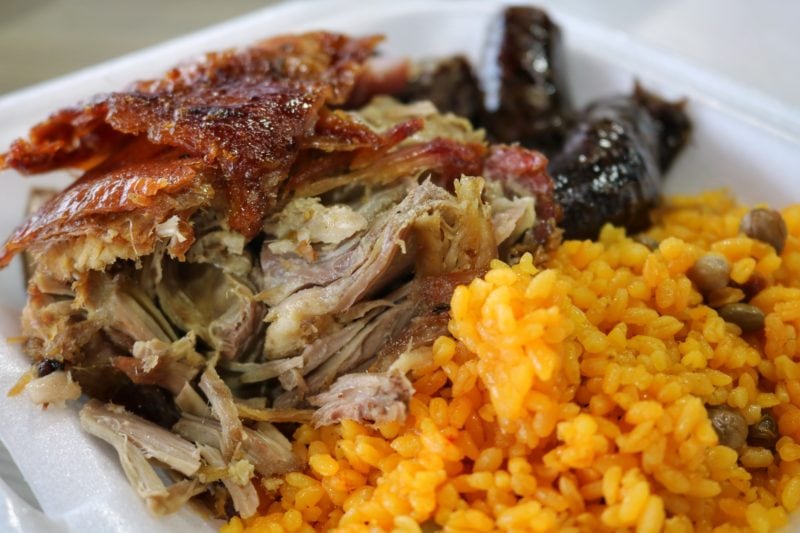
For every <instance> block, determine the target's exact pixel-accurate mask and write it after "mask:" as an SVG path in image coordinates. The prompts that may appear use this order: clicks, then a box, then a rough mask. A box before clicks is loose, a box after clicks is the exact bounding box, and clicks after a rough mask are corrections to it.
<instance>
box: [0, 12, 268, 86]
mask: <svg viewBox="0 0 800 533" xmlns="http://www.w3.org/2000/svg"><path fill="white" fill-rule="evenodd" d="M275 3H277V2H276V0H169V1H161V0H135V1H130V2H128V1H119V0H0V72H2V75H0V94H3V93H7V92H10V91H13V90H15V89H20V88H22V87H26V86H28V85H31V84H34V83H37V82H40V81H44V80H47V79H50V78H53V77H56V76H60V75H62V74H67V73H68V72H72V71H74V70H77V69H79V68H82V67H87V66H89V65H93V64H95V63H99V62H100V61H104V60H106V59H111V58H114V57H117V56H119V55H122V54H125V53H127V52H132V51H134V50H138V49H139V48H143V47H145V46H150V45H153V44H157V43H160V42H163V41H166V40H167V39H170V38H171V37H176V36H178V35H182V34H185V33H189V32H191V31H194V30H198V29H200V28H203V27H205V26H210V25H212V24H215V23H217V22H222V21H224V20H227V19H230V18H232V17H235V16H238V15H242V14H244V13H247V12H250V11H254V10H256V9H259V8H262V7H265V6H268V5H270V4H275Z"/></svg>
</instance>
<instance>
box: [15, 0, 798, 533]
mask: <svg viewBox="0 0 800 533" xmlns="http://www.w3.org/2000/svg"><path fill="white" fill-rule="evenodd" d="M501 8H502V2H498V1H488V2H487V1H466V2H435V1H423V0H410V1H406V2H391V1H377V2H363V1H361V0H337V1H333V2H294V3H286V4H282V5H279V6H277V7H272V8H267V9H264V10H262V11H259V12H256V13H253V14H251V15H248V16H245V17H242V18H239V19H235V20H232V21H230V22H226V23H223V24H220V25H218V26H215V27H212V28H209V29H207V30H203V31H200V32H198V33H195V34H192V35H189V36H186V37H182V38H179V39H176V40H174V41H170V42H168V43H165V44H163V45H159V46H156V47H153V48H149V49H146V50H143V51H141V52H137V53H135V54H131V55H128V56H125V57H122V58H120V59H117V60H114V61H110V62H107V63H104V64H101V65H98V66H96V67H92V68H89V69H87V70H83V71H80V72H78V73H75V74H73V75H70V76H67V77H64V78H61V79H58V80H55V81H52V82H48V83H45V84H42V85H39V86H36V87H33V88H31V89H27V90H23V91H19V92H16V93H13V94H11V95H8V96H6V97H4V98H0V149H3V148H4V147H5V146H7V145H8V143H9V142H10V141H11V140H13V139H14V138H16V137H19V136H21V135H24V134H25V133H26V132H27V130H28V128H29V127H30V126H31V125H32V124H34V123H35V122H37V121H39V120H41V119H43V118H45V117H46V116H47V115H48V114H49V113H50V112H52V111H53V110H55V109H57V108H59V107H61V106H64V105H70V104H73V103H75V102H76V101H79V100H81V99H84V98H87V97H89V96H91V95H93V94H95V93H98V92H104V91H109V90H114V89H118V88H120V87H123V86H125V85H126V84H128V83H129V82H131V81H133V80H136V79H139V78H143V77H149V76H157V75H158V74H159V73H160V72H161V71H163V70H164V69H166V68H168V67H170V66H171V65H173V64H175V63H176V62H179V61H181V60H185V59H190V58H192V57H194V56H196V55H198V54H199V53H201V52H204V51H209V50H214V49H219V48H225V47H230V46H238V45H246V44H247V43H249V42H252V41H254V40H257V39H260V38H263V37H267V36H270V35H275V34H279V33H287V32H294V31H302V30H311V29H327V30H337V31H345V32H349V33H353V34H368V33H382V34H385V35H386V36H387V40H386V42H385V44H384V45H383V46H382V50H383V51H384V52H385V53H386V54H388V55H394V56H411V57H438V56H445V55H448V54H452V53H456V52H459V53H465V54H467V55H468V56H469V57H470V58H472V59H473V61H475V63H476V64H480V59H481V48H482V46H483V43H484V41H485V35H486V31H487V29H488V27H489V22H490V20H491V18H492V17H493V16H495V15H496V14H497V13H498V12H499V11H500V9H501ZM549 11H550V13H551V15H552V16H553V17H554V18H555V19H556V21H557V22H558V23H559V24H560V25H561V27H562V30H563V34H564V36H565V40H566V48H567V50H566V59H567V65H568V70H569V72H568V79H569V82H570V87H571V90H572V93H573V95H574V97H575V100H576V103H577V104H579V105H581V104H584V103H586V102H588V101H589V100H591V99H593V98H595V97H598V96H603V95H608V94H611V93H615V92H628V91H630V89H631V88H632V86H633V82H634V80H636V79H638V80H639V81H640V82H642V83H643V84H644V85H645V86H646V87H648V88H650V89H653V90H656V91H658V92H660V93H661V94H663V95H665V96H667V97H671V98H674V97H681V96H686V97H688V98H689V101H690V103H689V106H688V111H689V113H690V115H691V117H692V119H693V120H694V124H695V130H694V134H693V137H692V141H691V143H690V145H689V146H688V147H687V148H686V150H685V151H684V153H683V155H682V156H681V157H680V158H679V160H678V161H677V163H676V165H675V166H674V167H673V169H672V170H671V172H670V174H669V176H668V178H667V183H666V188H667V192H668V193H677V192H681V193H691V192H697V191H699V190H703V189H709V188H720V187H727V188H729V189H730V190H732V191H733V192H734V193H735V194H736V195H738V196H739V197H740V198H741V199H742V200H743V201H746V202H749V203H756V202H766V203H769V204H772V205H776V206H780V205H785V204H787V203H792V202H797V201H800V188H798V186H796V185H795V184H794V182H793V178H794V176H795V174H796V169H797V168H798V167H800V124H798V123H797V122H795V121H793V120H787V119H786V117H794V116H796V112H795V111H791V112H789V111H790V110H787V112H786V113H783V112H782V110H781V108H780V106H778V107H777V108H776V106H775V103H774V102H770V103H769V105H767V104H765V103H762V102H760V101H759V99H758V98H754V96H753V94H754V93H752V92H751V91H749V90H747V89H746V88H743V87H738V86H736V85H734V84H731V83H729V82H726V81H725V80H722V79H719V78H715V77H714V76H713V75H711V74H709V73H708V72H706V71H703V70H700V69H697V68H693V67H692V66H690V65H688V64H686V63H684V62H682V61H681V60H679V59H676V58H674V57H671V56H669V55H666V54H664V53H661V52H658V51H656V50H653V49H648V48H646V47H644V46H641V45H640V44H637V42H635V41H633V40H631V39H630V38H629V37H628V36H627V34H625V33H622V32H619V31H612V30H608V29H604V28H603V27H599V26H597V25H595V24H592V23H591V22H588V21H585V20H581V19H579V18H575V17H573V16H568V15H567V14H565V13H562V12H560V11H559V10H558V9H557V8H550V9H549ZM2 179H3V182H2V183H3V185H2V197H0V205H2V209H0V234H1V235H2V236H5V235H7V234H9V233H10V232H11V231H12V229H13V228H14V227H15V226H16V225H17V224H18V223H19V222H20V221H21V219H22V216H23V210H24V205H25V202H26V197H27V190H28V188H29V186H30V185H51V184H64V183H67V181H68V177H66V176H65V175H63V174H62V175H53V176H47V177H40V178H22V177H20V176H18V175H16V174H15V173H13V172H6V173H4V174H3V175H2ZM0 291H1V292H0V294H2V299H0V393H2V394H0V409H1V410H2V413H3V420H2V423H1V424H0V440H2V442H3V443H4V444H5V446H6V447H7V448H8V450H9V452H10V454H11V456H12V457H13V460H14V461H15V462H16V464H17V465H18V467H19V469H20V471H21V473H22V476H24V478H25V480H26V481H27V482H28V484H29V485H30V487H31V489H32V490H33V493H34V494H35V495H36V498H37V499H38V502H39V505H40V507H41V509H42V510H43V511H44V514H43V513H42V512H39V511H38V510H36V509H34V508H32V507H30V506H29V505H28V504H27V503H25V502H24V501H23V500H21V499H20V498H18V497H17V495H16V494H14V492H13V491H12V490H10V489H9V487H8V486H7V485H6V483H4V482H3V480H2V479H0V496H2V495H4V496H2V498H3V499H2V505H0V530H8V531H120V532H122V531H151V532H159V531H175V530H180V531H183V530H189V529H190V528H191V529H194V530H196V531H203V530H208V531H211V530H213V529H214V528H216V527H218V525H219V524H217V523H212V522H209V521H206V520H205V519H203V518H201V517H200V516H199V515H198V514H196V513H195V512H193V511H191V510H190V509H185V510H183V511H182V512H179V513H177V514H175V515H172V516H168V517H163V518H155V517H153V516H152V515H150V514H149V513H148V511H147V510H146V508H145V506H144V505H143V504H142V503H141V502H140V501H139V499H138V497H137V496H136V494H135V493H134V492H133V490H132V489H131V488H130V487H129V486H128V484H127V482H126V480H125V477H124V475H123V473H122V470H121V468H120V467H119V466H118V463H117V459H116V455H115V453H114V452H113V450H111V448H110V447H109V446H106V445H105V444H104V443H102V442H100V441H98V440H97V439H94V438H92V437H89V436H88V435H86V434H84V433H83V432H82V431H81V429H80V427H79V424H78V420H77V416H75V415H76V409H74V408H67V409H66V410H58V409H49V410H45V411H42V410H40V409H37V408H35V407H34V406H33V405H32V404H30V403H29V402H28V401H27V399H26V398H24V397H17V398H8V397H7V396H6V395H5V391H7V390H8V389H9V388H10V387H11V386H12V385H13V383H14V382H15V381H16V379H17V378H18V376H19V375H20V374H21V373H22V372H23V371H24V370H25V369H27V367H28V363H27V361H26V360H25V359H24V358H23V356H22V355H21V354H20V353H19V350H18V349H17V348H16V347H14V346H9V345H8V344H7V343H6V342H5V341H4V340H3V339H5V338H6V337H10V336H14V335H16V334H18V332H19V318H18V317H19V312H20V309H21V308H22V306H23V305H24V301H25V295H24V291H23V285H22V272H21V265H20V262H19V261H18V260H16V261H15V263H14V264H12V265H11V266H10V267H9V268H7V269H5V270H4V271H0ZM6 482H8V484H10V485H15V484H18V483H19V479H11V478H7V479H6Z"/></svg>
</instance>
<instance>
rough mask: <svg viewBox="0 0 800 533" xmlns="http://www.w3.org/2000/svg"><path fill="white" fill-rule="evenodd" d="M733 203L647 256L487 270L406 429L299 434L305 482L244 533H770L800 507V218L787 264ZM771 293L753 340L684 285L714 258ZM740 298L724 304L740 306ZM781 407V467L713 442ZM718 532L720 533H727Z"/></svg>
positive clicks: (419, 383) (689, 220) (668, 213)
mask: <svg viewBox="0 0 800 533" xmlns="http://www.w3.org/2000/svg"><path fill="white" fill-rule="evenodd" d="M745 212H746V209H745V208H744V207H741V206H739V205H737V204H736V203H735V202H734V201H733V200H732V199H731V198H730V197H729V196H728V195H727V194H725V193H722V192H714V193H707V194H704V195H700V196H697V197H685V198H673V199H671V200H670V201H669V203H668V204H667V206H666V207H665V208H663V209H662V210H661V212H660V213H659V221H658V224H657V225H656V226H655V227H653V228H652V229H651V230H650V231H649V232H648V233H649V235H650V236H652V237H654V238H655V239H657V240H659V241H660V246H659V248H658V249H657V250H655V251H650V250H649V249H648V248H646V247H645V246H644V245H642V244H639V243H637V242H635V241H633V240H632V239H630V238H628V237H626V235H625V232H624V231H623V230H621V229H617V228H613V227H610V226H608V227H606V228H604V229H603V231H602V232H601V235H600V238H599V240H598V242H589V241H567V242H564V243H563V244H562V245H561V247H560V248H559V249H558V250H557V252H556V253H555V254H554V256H553V258H552V259H551V261H550V262H549V263H548V265H547V268H545V269H542V270H537V268H535V267H534V266H533V264H532V262H531V259H530V257H524V258H523V259H522V260H521V262H520V263H519V264H517V265H514V266H512V267H509V266H507V265H505V264H503V263H501V262H499V261H498V262H495V263H494V264H493V265H492V269H491V270H490V271H489V272H488V273H487V274H486V275H485V276H484V277H483V278H482V279H475V280H474V281H473V282H472V283H470V284H469V285H468V286H462V287H459V288H458V289H457V290H456V292H455V293H454V295H453V298H452V321H451V324H450V331H451V334H452V337H442V338H440V339H438V340H437V341H436V342H435V344H434V345H433V347H432V348H431V350H430V359H429V362H428V363H426V364H425V365H424V366H423V367H422V368H418V369H417V370H415V371H413V372H412V374H411V378H412V379H413V381H414V386H415V389H416V394H415V395H414V397H413V399H412V400H411V402H410V404H409V412H410V414H409V416H408V419H407V420H406V421H405V423H402V424H400V423H393V424H384V425H381V426H379V427H377V428H372V427H368V426H362V425H359V424H357V423H354V422H344V423H342V424H340V425H338V426H333V427H327V428H321V429H314V428H312V427H310V426H301V427H300V428H299V429H298V430H297V431H296V433H295V434H294V449H295V451H296V453H297V454H298V455H299V456H300V457H301V459H303V460H304V461H307V463H308V465H309V466H308V468H307V470H306V471H305V472H304V473H291V474H287V475H285V476H283V477H282V478H276V479H268V480H263V485H264V494H265V495H266V496H265V500H266V501H264V502H263V506H262V511H263V514H262V515H260V516H258V517H255V518H251V519H248V520H246V521H243V520H241V519H239V518H234V519H233V520H231V521H230V522H229V523H228V524H227V525H225V526H224V527H223V528H222V529H223V531H224V532H225V533H234V532H237V533H238V532H240V531H243V530H247V531H276V532H277V531H312V530H331V529H338V530H340V531H365V530H369V529H371V530H394V531H409V532H411V531H420V525H419V524H425V525H426V526H430V528H428V527H426V529H427V530H432V529H444V530H446V531H492V530H519V531H524V530H532V531H551V530H559V531H609V530H619V529H630V530H635V531H637V532H651V531H652V532H655V531H662V530H663V531H669V532H683V531H693V530H694V531H711V530H715V531H737V530H742V531H745V530H754V531H758V532H765V531H769V530H773V529H775V528H778V527H780V526H782V525H784V524H786V523H787V520H788V516H789V513H791V512H792V511H794V510H795V509H796V508H797V507H798V506H800V444H799V443H800V365H799V364H798V362H797V359H798V354H799V353H800V344H798V340H797V332H798V330H800V206H793V207H789V208H786V209H784V210H783V211H782V214H783V217H784V219H785V220H786V223H787V225H788V228H789V237H788V240H787V243H786V246H785V249H784V250H783V253H782V255H781V257H778V256H777V255H776V254H775V251H774V249H773V248H772V247H770V246H768V245H766V244H764V243H761V242H759V241H756V240H752V239H750V238H747V237H744V236H743V235H741V234H739V232H738V227H739V222H740V220H741V217H742V215H743V214H744V213H745ZM709 250H713V251H715V252H719V253H721V254H723V255H724V256H725V257H726V258H727V259H728V260H729V262H730V263H731V265H732V273H731V276H732V279H734V280H735V281H737V282H740V283H743V282H745V281H747V280H748V279H749V278H750V277H751V276H754V275H758V276H760V277H762V278H764V279H765V280H766V282H767V287H766V288H765V289H764V290H762V291H761V292H760V293H759V294H758V295H757V296H756V297H755V298H754V299H753V300H751V302H750V303H752V304H753V305H756V306H757V307H759V308H760V309H761V310H763V311H764V313H765V314H766V322H765V328H764V333H763V334H762V333H758V334H751V335H748V336H746V337H744V338H743V337H742V336H741V332H740V330H739V328H738V327H737V326H735V325H733V324H729V323H726V322H724V321H723V320H722V319H721V318H720V317H719V316H718V315H717V313H716V311H714V310H713V309H712V308H711V307H708V306H707V305H705V303H704V302H703V298H702V296H701V295H700V294H699V293H698V292H697V290H696V289H695V288H694V287H693V285H692V283H691V282H690V281H689V279H688V278H687V277H686V272H687V270H688V269H689V268H690V267H691V266H692V264H693V263H694V261H695V260H696V259H697V258H698V257H699V256H700V255H702V254H703V253H704V252H706V251H709ZM742 297H743V293H742V291H738V292H737V290H729V291H727V293H724V294H723V295H722V296H720V298H722V299H723V300H725V301H738V300H740V299H741V298H742ZM707 404H712V405H718V404H727V405H729V406H731V407H735V408H738V409H739V410H740V411H741V412H742V414H743V415H744V416H745V418H746V420H747V422H748V424H751V423H754V422H756V421H757V420H759V418H760V417H761V413H762V410H764V409H766V408H769V409H771V412H772V413H773V414H774V416H775V418H776V419H777V420H778V427H779V431H780V434H781V438H780V440H779V441H778V444H777V446H776V452H775V453H773V452H771V451H769V450H767V449H764V448H747V447H745V449H744V450H743V451H742V452H741V456H738V455H737V452H735V451H734V450H732V449H730V448H727V447H725V446H721V445H719V444H718V439H717V435H716V433H715V431H714V429H713V428H712V426H711V424H710V422H709V420H708V417H707V413H706V408H705V405H707ZM715 528H716V529H715Z"/></svg>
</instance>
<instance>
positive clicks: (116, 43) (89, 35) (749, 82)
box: [0, 0, 800, 108]
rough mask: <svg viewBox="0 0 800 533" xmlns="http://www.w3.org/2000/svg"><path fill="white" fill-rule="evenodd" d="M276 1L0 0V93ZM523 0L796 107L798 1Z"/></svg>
mask: <svg viewBox="0 0 800 533" xmlns="http://www.w3.org/2000/svg"><path fill="white" fill-rule="evenodd" d="M283 1H290V0H283ZM316 1H318V2H325V1H326V0H316ZM442 1H457V0H442ZM512 1H513V0H512ZM277 3H279V0H169V1H162V0H135V1H121V0H0V73H2V74H1V75H0V95H2V94H5V93H8V92H11V91H14V90H17V89H20V88H23V87H26V86H29V85H32V84H34V83H38V82H41V81H44V80H47V79H50V78H53V77H56V76H60V75H63V74H66V73H69V72H72V71H74V70H77V69H79V68H82V67H86V66H89V65H93V64H95V63H99V62H101V61H104V60H107V59H111V58H114V57H117V56H119V55H122V54H125V53H128V52H132V51H134V50H137V49H140V48H143V47H146V46H150V45H154V44H157V43H160V42H163V41H165V40H168V39H170V38H172V37H176V36H179V35H182V34H185V33H189V32H192V31H194V30H197V29H200V28H203V27H205V26H209V25H212V24H215V23H217V22H222V21H224V20H227V19H229V18H232V17H236V16H239V15H243V14H246V13H248V12H250V11H254V10H257V9H261V8H264V7H267V6H269V5H274V4H277ZM519 3H526V2H525V0H519ZM531 3H535V4H539V5H542V6H543V7H547V6H553V7H557V8H558V9H559V10H561V11H563V12H565V13H570V14H573V15H576V16H578V17H580V18H584V19H587V20H591V21H593V22H596V23H600V24H602V25H605V26H610V27H613V28H616V29H619V30H622V31H624V32H626V33H628V34H630V35H631V36H632V37H634V38H635V39H636V40H637V41H639V42H641V43H642V44H646V45H650V46H653V47H654V48H657V49H662V50H666V51H669V52H671V53H674V54H675V55H677V56H678V57H681V58H682V59H685V60H688V61H689V62H691V63H694V64H695V65H697V66H699V67H702V68H704V69H708V70H710V71H712V72H714V73H715V74H718V75H722V76H723V77H726V78H729V79H731V80H732V81H735V82H738V83H739V84H741V85H742V86H744V87H748V88H751V89H754V90H756V91H758V92H759V93H760V94H759V95H757V96H758V97H768V98H769V99H770V100H774V101H775V102H776V103H780V104H783V105H787V104H788V105H789V106H790V107H791V108H800V69H798V68H797V57H796V56H797V53H798V51H800V32H798V31H797V24H798V21H800V2H796V1H793V0H760V1H759V2H757V3H753V2H750V1H748V0H651V1H648V2H641V1H639V0H605V1H603V2H596V1H594V0H534V1H533V2H531ZM443 22H444V23H446V21H443ZM279 32H280V28H277V29H276V28H265V31H264V34H265V36H266V35H269V34H274V33H279Z"/></svg>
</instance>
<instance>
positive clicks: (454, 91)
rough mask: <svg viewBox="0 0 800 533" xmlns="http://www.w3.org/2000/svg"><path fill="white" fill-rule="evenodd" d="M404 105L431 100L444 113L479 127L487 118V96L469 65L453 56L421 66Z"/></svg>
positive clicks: (403, 96) (402, 96)
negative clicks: (479, 123)
mask: <svg viewBox="0 0 800 533" xmlns="http://www.w3.org/2000/svg"><path fill="white" fill-rule="evenodd" d="M397 97H398V99H399V100H401V101H403V102H417V101H419V100H430V101H431V102H433V104H434V105H435V106H436V109H438V110H439V111H441V112H442V113H454V114H456V115H458V116H461V117H464V118H466V119H469V120H470V122H472V123H473V124H477V123H478V121H479V120H480V118H481V116H482V115H483V112H484V110H483V92H482V91H481V88H480V85H479V84H478V79H477V78H476V77H475V73H474V72H473V70H472V66H471V65H470V63H469V61H467V59H466V58H464V57H462V56H453V57H449V58H447V59H444V60H442V61H438V62H421V63H420V64H419V65H417V72H416V73H415V75H414V77H412V78H411V80H410V81H409V83H408V85H407V86H406V87H405V89H404V90H403V91H402V92H401V93H400V94H398V95H397Z"/></svg>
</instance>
